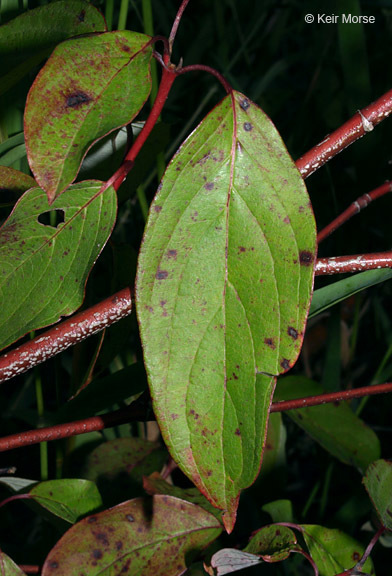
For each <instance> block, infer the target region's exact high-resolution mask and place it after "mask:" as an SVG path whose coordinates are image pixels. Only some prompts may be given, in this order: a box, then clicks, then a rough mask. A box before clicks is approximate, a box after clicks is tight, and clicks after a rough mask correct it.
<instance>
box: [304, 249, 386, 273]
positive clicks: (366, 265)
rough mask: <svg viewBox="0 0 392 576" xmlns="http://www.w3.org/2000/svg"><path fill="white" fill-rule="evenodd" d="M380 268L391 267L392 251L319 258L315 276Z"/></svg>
mask: <svg viewBox="0 0 392 576" xmlns="http://www.w3.org/2000/svg"><path fill="white" fill-rule="evenodd" d="M380 268H392V251H389V252H376V253H374V254H357V255H356V256H336V257H332V258H319V259H318V260H317V262H316V270H315V275H316V276H325V275H331V274H344V273H345V272H351V273H352V272H363V271H364V270H374V269H380Z"/></svg>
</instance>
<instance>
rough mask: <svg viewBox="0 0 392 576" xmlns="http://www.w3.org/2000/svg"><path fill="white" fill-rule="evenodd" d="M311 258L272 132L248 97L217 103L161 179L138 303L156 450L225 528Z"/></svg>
mask: <svg viewBox="0 0 392 576" xmlns="http://www.w3.org/2000/svg"><path fill="white" fill-rule="evenodd" d="M315 251H316V241H315V225H314V219H313V214H312V211H311V208H310V206H309V199H308V196H307V192H306V189H305V187H304V184H303V181H302V178H301V176H300V175H299V173H298V171H297V169H296V168H295V166H294V164H293V162H292V160H291V158H290V157H289V155H288V153H287V151H286V149H285V147H284V144H283V143H282V141H281V139H280V136H279V134H278V133H277V131H276V129H275V128H274V126H273V125H272V123H271V122H270V120H269V119H268V118H267V117H266V116H265V115H264V113H263V112H262V111H261V110H260V109H259V108H258V107H257V106H256V105H255V104H254V103H252V102H250V101H249V100H248V99H247V98H246V97H245V96H243V95H242V94H239V93H237V92H235V93H234V94H233V96H230V95H229V96H227V97H226V98H225V99H224V100H222V102H221V103H220V104H219V105H218V106H217V107H216V108H215V109H214V110H213V111H212V112H211V113H210V114H209V115H208V116H207V117H206V118H205V119H204V120H203V121H202V123H201V124H200V125H199V126H198V128H197V129H196V130H195V131H194V132H193V134H192V135H191V136H190V137H189V138H188V140H186V142H185V143H184V144H183V145H182V147H181V148H180V150H179V152H178V153H177V155H176V156H175V157H174V159H173V160H172V162H171V163H170V165H169V167H168V169H167V171H166V173H165V176H164V178H163V182H162V185H161V187H160V189H159V192H158V194H157V196H156V197H155V200H154V202H153V204H152V206H151V209H150V216H149V220H148V224H147V228H146V233H145V237H144V243H143V245H142V249H141V253H140V257H139V267H138V278H137V301H138V315H139V321H140V325H141V335H142V341H143V346H144V354H145V363H146V368H147V373H148V376H149V381H150V387H151V391H152V397H153V402H154V410H155V414H156V416H157V419H158V422H159V424H160V427H161V431H162V433H163V436H164V438H165V442H166V444H167V445H168V447H169V449H170V451H171V453H172V456H173V457H174V459H175V461H176V462H177V463H178V464H179V465H180V467H181V468H182V470H183V471H184V472H185V473H186V474H187V475H188V476H189V477H190V478H191V479H192V481H193V482H194V483H195V484H196V485H197V486H198V488H199V489H200V490H201V491H202V492H203V493H204V494H205V495H206V496H207V497H208V498H209V499H210V501H211V502H212V503H213V504H214V505H215V506H216V507H218V508H221V509H223V510H224V511H226V512H225V516H224V517H225V525H226V528H228V529H229V530H230V529H231V528H232V526H233V524H234V520H235V511H236V507H237V502H238V495H239V492H240V491H241V490H242V489H243V488H245V487H246V486H249V485H250V484H251V483H252V482H253V480H254V478H255V476H256V475H257V472H258V469H259V464H260V457H261V451H262V447H263V444H264V437H265V431H266V426H267V420H268V410H269V405H270V401H271V392H272V390H273V386H274V375H277V374H279V373H281V372H285V371H286V370H288V369H289V368H290V367H291V366H292V365H293V364H294V362H295V360H296V358H297V355H298V353H299V350H300V347H301V342H302V333H303V329H304V324H305V320H306V315H307V309H308V306H309V300H310V294H311V290H312V279H313V262H314V257H315ZM257 372H261V373H263V374H261V375H260V378H259V380H258V382H257V385H256V373H257Z"/></svg>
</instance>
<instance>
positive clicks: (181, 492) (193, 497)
mask: <svg viewBox="0 0 392 576" xmlns="http://www.w3.org/2000/svg"><path fill="white" fill-rule="evenodd" d="M143 488H144V490H145V491H146V492H147V494H150V495H153V494H169V495H170V496H175V497H176V498H181V499H182V500H187V501H188V502H192V503H193V504H197V505H198V506H201V507H202V508H204V509H205V510H207V512H210V514H213V515H214V516H215V518H218V520H220V517H221V513H220V511H219V510H217V509H216V508H214V506H212V504H210V502H209V501H208V500H207V498H206V497H205V496H203V494H200V491H199V490H198V489H197V488H179V487H178V486H173V484H169V483H168V482H166V480H164V479H163V478H162V476H161V475H160V474H158V472H153V473H152V474H151V475H150V476H148V477H145V478H143Z"/></svg>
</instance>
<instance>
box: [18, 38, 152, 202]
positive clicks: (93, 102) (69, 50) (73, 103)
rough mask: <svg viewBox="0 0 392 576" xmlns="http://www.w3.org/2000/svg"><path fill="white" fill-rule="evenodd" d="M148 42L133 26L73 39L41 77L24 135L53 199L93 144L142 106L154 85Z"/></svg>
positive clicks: (43, 184)
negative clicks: (129, 29) (129, 28)
mask: <svg viewBox="0 0 392 576" xmlns="http://www.w3.org/2000/svg"><path fill="white" fill-rule="evenodd" d="M149 41H150V38H149V37H148V36H145V35H144V34H138V33H136V32H129V31H121V32H118V31H117V32H108V33H104V34H97V35H94V36H89V37H85V38H76V39H71V40H68V41H66V42H63V43H62V44H60V45H59V46H58V47H57V48H56V49H55V50H54V52H53V54H52V55H51V57H50V58H49V60H48V61H47V63H46V64H45V66H44V67H43V69H42V70H41V72H40V73H39V75H38V76H37V78H36V80H35V82H34V84H33V86H32V88H31V90H30V92H29V96H28V99H27V104H26V110H25V138H26V148H27V153H28V158H29V164H30V167H31V169H32V171H33V173H34V175H35V178H36V180H37V182H38V184H39V185H40V186H41V187H42V188H43V189H44V190H45V191H46V192H47V195H48V198H49V201H53V199H54V198H55V197H56V196H57V195H58V194H60V193H61V192H62V191H63V190H64V189H65V188H66V187H67V186H68V185H69V184H70V183H71V182H72V181H73V180H74V179H75V177H76V175H77V173H78V170H79V167H80V164H81V162H82V159H83V157H84V156H85V154H86V152H87V150H88V149H89V148H90V146H91V145H92V144H93V143H94V142H95V141H96V140H98V139H99V138H102V137H103V136H104V135H105V134H107V133H109V132H111V131H112V130H114V129H116V128H119V127H121V126H123V125H125V124H128V123H129V122H131V120H132V119H133V118H134V117H135V116H136V114H137V113H138V112H139V110H140V109H141V107H142V106H143V104H144V102H145V101H146V99H147V97H148V95H149V93H150V89H151V77H150V72H149V66H150V59H151V55H152V47H151V45H149ZM48 119H50V120H49V121H48Z"/></svg>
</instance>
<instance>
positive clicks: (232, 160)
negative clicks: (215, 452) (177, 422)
mask: <svg viewBox="0 0 392 576" xmlns="http://www.w3.org/2000/svg"><path fill="white" fill-rule="evenodd" d="M230 100H231V108H232V114H233V133H232V137H231V155H230V179H229V186H228V190H227V200H226V239H225V240H226V241H225V284H224V288H223V295H222V307H223V311H224V331H223V333H224V337H223V347H224V348H223V355H224V393H223V402H222V417H221V422H222V423H223V422H224V421H225V412H226V402H227V400H228V397H229V398H230V400H231V403H232V405H233V407H234V413H235V415H236V419H237V425H238V414H237V408H236V406H235V403H234V402H233V400H232V398H231V396H230V393H229V392H228V389H227V345H226V341H227V306H226V291H227V287H228V283H229V266H228V259H229V238H230V237H229V225H230V199H231V192H232V188H233V182H234V167H235V157H236V144H237V114H236V108H235V99H234V93H233V92H231V94H230ZM233 289H234V286H233ZM235 291H236V292H237V290H235ZM237 294H238V292H237ZM241 305H242V302H241ZM245 317H246V315H245ZM249 331H250V333H251V334H252V332H251V330H250V327H249ZM251 337H252V336H251ZM252 340H253V339H252ZM253 349H254V346H253ZM255 379H256V375H255ZM220 438H221V446H222V449H221V450H222V456H223V460H224V462H225V466H224V469H223V473H224V476H225V478H227V477H228V474H227V473H226V470H227V466H226V458H225V454H226V451H225V447H224V436H223V434H222V435H221V437H220ZM241 445H242V436H241ZM241 461H242V469H243V450H241ZM229 479H230V480H231V481H232V482H233V484H234V480H233V479H232V478H230V477H229ZM226 493H227V489H226V490H225V496H226Z"/></svg>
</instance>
